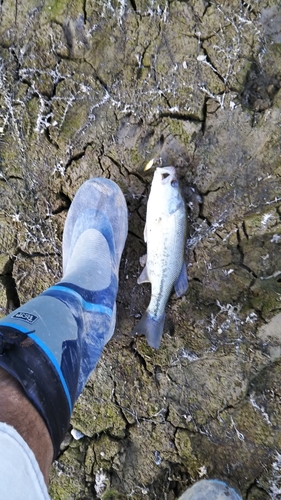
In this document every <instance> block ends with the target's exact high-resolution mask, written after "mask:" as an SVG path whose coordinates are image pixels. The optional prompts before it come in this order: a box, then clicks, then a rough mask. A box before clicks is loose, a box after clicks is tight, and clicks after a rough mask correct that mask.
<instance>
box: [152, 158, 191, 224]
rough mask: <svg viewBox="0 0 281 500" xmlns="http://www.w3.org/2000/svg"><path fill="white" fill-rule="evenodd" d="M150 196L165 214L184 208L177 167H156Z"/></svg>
mask: <svg viewBox="0 0 281 500" xmlns="http://www.w3.org/2000/svg"><path fill="white" fill-rule="evenodd" d="M150 197H151V200H153V202H154V203H155V204H157V206H158V210H160V211H161V212H162V213H163V214H166V215H171V214H173V213H174V212H175V211H176V210H178V209H182V210H184V201H183V198H182V196H181V192H180V187H179V182H178V179H177V175H176V169H175V167H157V168H156V170H155V172H154V177H153V181H152V186H151V193H150Z"/></svg>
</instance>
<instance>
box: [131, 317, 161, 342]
mask: <svg viewBox="0 0 281 500" xmlns="http://www.w3.org/2000/svg"><path fill="white" fill-rule="evenodd" d="M164 322H165V313H164V314H163V315H162V316H161V317H160V318H159V319H158V320H155V319H153V318H152V317H151V316H150V314H149V312H148V311H145V313H144V315H143V317H142V318H141V320H140V322H139V323H138V324H137V325H136V326H135V328H134V329H133V331H132V335H145V336H146V340H147V343H148V345H150V347H153V348H154V349H159V347H160V343H161V338H162V334H163V330H164Z"/></svg>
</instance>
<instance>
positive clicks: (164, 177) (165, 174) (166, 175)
mask: <svg viewBox="0 0 281 500" xmlns="http://www.w3.org/2000/svg"><path fill="white" fill-rule="evenodd" d="M161 175H162V181H163V180H164V179H167V177H169V175H170V174H168V173H167V172H165V173H164V174H161Z"/></svg>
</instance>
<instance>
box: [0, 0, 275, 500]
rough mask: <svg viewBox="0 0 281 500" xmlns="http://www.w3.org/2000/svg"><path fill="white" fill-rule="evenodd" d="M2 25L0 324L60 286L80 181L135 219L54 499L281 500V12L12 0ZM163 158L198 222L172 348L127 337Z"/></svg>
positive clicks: (268, 1)
mask: <svg viewBox="0 0 281 500" xmlns="http://www.w3.org/2000/svg"><path fill="white" fill-rule="evenodd" d="M0 16H1V23H0V56H1V61H0V62H1V72H0V86H1V93H0V104H1V112H0V113H1V114H0V148H1V163H0V189H1V201H0V204H1V213H0V235H1V243H0V244H1V247H0V249H1V254H0V266H1V283H0V292H1V293H0V306H1V312H2V314H3V315H4V314H5V313H6V312H7V311H8V310H11V309H12V308H14V307H16V306H18V305H19V303H24V302H25V301H27V300H28V299H30V298H31V297H34V296H35V295H36V294H38V293H40V292H41V291H43V290H44V289H45V288H46V287H48V286H50V285H51V284H53V283H54V282H55V281H56V280H58V279H59V278H60V277H61V238H62V230H63V224H64V220H65V216H66V213H67V209H68V207H69V205H70V203H71V200H72V198H73V196H74V193H75V191H76V190H77V188H78V187H79V186H80V185H81V183H82V182H83V181H85V180H86V179H88V178H89V177H91V176H103V177H108V178H111V179H113V180H114V181H116V182H117V183H118V184H119V186H120V187H121V189H122V190H123V192H124V194H125V197H126V201H127V204H128V209H129V235H128V240H127V243H126V247H125V251H124V255H123V259H122V263H121V270H120V290H119V295H118V319H117V325H116V331H115V336H114V338H113V339H112V341H111V342H110V343H109V345H108V346H107V347H106V349H105V351H104V354H103V356H102V359H101V360H100V362H99V364H98V367H97V369H96V371H95V373H94V374H93V375H92V377H91V379H90V381H89V383H88V385H87V387H86V389H85V392H84V393H83V395H82V396H81V398H80V399H79V401H78V403H77V405H76V408H75V411H74V414H73V418H72V422H71V425H72V428H73V429H75V430H76V431H80V432H81V433H82V438H81V439H80V440H77V439H74V438H73V436H72V434H71V433H69V434H68V435H67V437H66V439H65V441H64V443H63V445H62V450H61V454H60V456H59V457H58V459H57V460H56V462H55V463H54V465H53V468H52V472H51V480H50V493H51V497H52V498H53V499H54V500H69V499H80V500H82V499H83V500H86V499H92V498H100V499H104V500H105V499H107V500H108V499H116V500H118V499H126V498H133V499H135V500H142V499H160V498H163V499H167V500H174V499H176V498H178V496H179V495H180V494H181V493H182V492H183V491H184V489H185V488H186V487H187V486H188V485H190V484H192V483H193V482H194V481H196V480H198V479H199V478H201V477H207V478H212V477H217V478H220V479H223V480H226V481H227V482H229V483H230V484H231V485H232V486H234V487H235V488H237V490H238V491H239V492H240V493H241V495H242V497H243V500H246V499H247V500H268V499H278V498H280V495H281V434H280V426H281V409H280V408H281V406H280V398H281V390H280V353H281V326H280V325H281V311H280V309H281V301H280V299H281V267H280V266H281V263H280V245H281V223H280V213H281V185H280V176H281V162H280V139H281V127H280V125H281V117H280V106H281V90H280V88H281V28H280V26H281V22H280V19H281V10H280V3H279V2H278V1H277V0H259V1H258V2H254V1H249V2H244V1H237V0H234V1H233V0H232V1H227V0H225V1H221V2H219V1H218V2H217V1H214V2H208V1H205V0H198V1H197V0H190V1H186V2H185V1H181V2H180V1H167V0H159V2H156V1H154V0H142V1H141V0H131V1H130V0H128V1H127V2H126V1H121V0H119V1H118V0H109V1H107V2H105V1H103V0H97V1H95V2H93V1H89V0H76V1H74V0H73V1H67V0H37V1H35V0H26V1H25V2H21V3H20V4H19V2H17V1H14V0H10V1H8V0H2V1H1V2H0ZM151 158H155V159H156V161H157V162H158V163H160V164H162V165H171V164H172V165H175V166H176V168H177V170H178V173H179V176H180V178H181V181H182V186H183V191H184V193H185V195H186V199H187V206H188V216H189V237H188V242H187V251H186V261H187V263H188V274H189V290H188V292H187V294H186V295H185V296H184V297H182V298H181V299H179V300H176V299H175V297H173V296H172V297H171V300H170V302H169V305H168V307H167V323H166V328H165V335H164V337H163V341H162V344H161V347H160V349H159V351H157V352H156V351H154V350H152V349H150V348H149V347H148V346H147V344H146V342H145V340H144V339H138V340H136V341H133V340H132V339H131V337H130V332H131V330H132V328H133V326H134V324H135V322H136V321H137V319H138V318H139V317H140V315H141V314H142V312H143V311H144V310H145V308H146V306H147V304H148V301H149V286H147V285H143V286H138V285H137V276H138V275H139V273H140V270H141V268H140V264H139V257H140V256H141V255H142V254H144V253H145V246H144V243H143V236H142V233H143V227H144V221H145V210H146V203H147V196H148V192H149V185H150V181H151V177H149V176H148V177H145V176H143V174H142V170H143V166H144V165H145V163H146V162H147V161H148V160H150V159H151ZM197 193H198V194H199V195H200V196H201V198H202V204H200V203H199V202H198V199H199V198H198V195H197ZM76 437H77V435H76Z"/></svg>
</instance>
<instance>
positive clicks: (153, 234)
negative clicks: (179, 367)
mask: <svg viewBox="0 0 281 500" xmlns="http://www.w3.org/2000/svg"><path fill="white" fill-rule="evenodd" d="M144 239H145V241H146V243H147V261H146V267H145V268H144V270H143V272H142V274H141V275H140V277H139V279H138V283H143V282H146V281H149V282H150V283H151V300H150V303H149V306H148V308H147V310H146V311H145V313H144V315H143V317H142V319H141V321H140V322H139V323H138V325H137V326H136V327H135V328H134V330H133V332H132V334H136V335H145V336H146V338H147V341H148V344H149V345H150V346H151V347H154V348H158V347H159V346H160V342H161V337H162V333H163V328H164V320H165V307H166V304H167V301H168V299H169V296H170V293H171V291H172V288H173V286H175V291H176V294H177V295H178V296H181V295H182V294H183V293H184V292H185V291H186V289H187V274H186V265H185V262H184V247H185V239H186V213H185V203H184V200H183V198H182V196H181V193H180V190H179V186H178V182H177V178H176V173H175V168H174V167H164V168H157V169H156V171H155V173H154V178H153V182H152V187H151V192H150V195H149V199H148V204H147V216H146V227H145V231H144Z"/></svg>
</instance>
